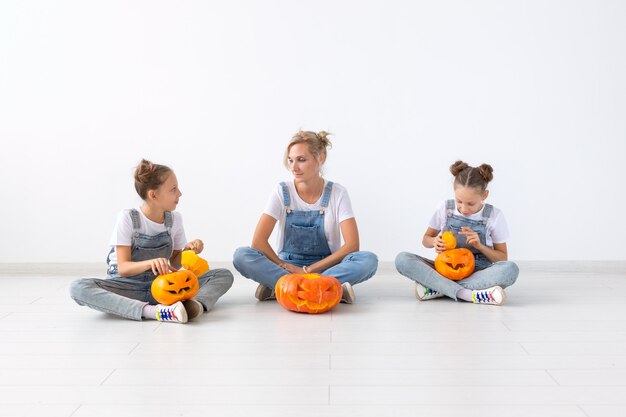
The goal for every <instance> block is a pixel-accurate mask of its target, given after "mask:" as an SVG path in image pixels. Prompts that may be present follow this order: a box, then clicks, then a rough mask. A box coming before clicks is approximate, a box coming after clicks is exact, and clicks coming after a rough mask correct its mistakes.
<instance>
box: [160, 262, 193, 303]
mask: <svg viewBox="0 0 626 417" xmlns="http://www.w3.org/2000/svg"><path fill="white" fill-rule="evenodd" d="M198 289H199V284H198V278H196V276H195V274H194V273H193V272H191V271H187V270H185V269H181V270H180V271H176V272H172V273H171V274H165V275H159V276H158V277H156V278H155V279H154V281H152V287H151V290H152V296H153V297H154V299H155V300H157V301H158V302H159V303H161V304H165V305H172V304H174V303H175V302H177V301H185V300H189V299H190V298H193V297H194V296H195V295H196V294H197V293H198Z"/></svg>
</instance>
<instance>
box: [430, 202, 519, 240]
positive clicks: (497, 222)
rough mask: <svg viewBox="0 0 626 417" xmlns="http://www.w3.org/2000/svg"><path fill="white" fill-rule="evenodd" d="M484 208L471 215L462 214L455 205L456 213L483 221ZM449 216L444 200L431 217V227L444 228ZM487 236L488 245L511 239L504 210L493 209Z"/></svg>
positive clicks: (488, 223) (488, 221)
mask: <svg viewBox="0 0 626 417" xmlns="http://www.w3.org/2000/svg"><path fill="white" fill-rule="evenodd" d="M484 209H485V206H484V205H483V208H481V209H480V211H478V213H474V214H472V215H471V216H464V215H462V214H461V213H460V212H459V210H458V209H457V207H456V204H455V205H454V215H456V216H460V217H464V218H466V219H470V220H477V221H481V220H482V219H483V210H484ZM447 218H448V212H447V210H446V201H444V202H443V203H442V204H441V205H439V207H438V208H437V211H436V212H435V214H433V217H431V219H430V222H429V223H428V226H429V227H432V228H433V229H436V230H444V229H445V227H446V220H447ZM486 234H487V236H486V244H487V246H490V247H493V244H494V243H505V242H506V241H507V240H508V239H509V237H510V236H509V228H508V226H507V224H506V219H505V218H504V214H502V211H500V210H498V209H497V208H495V207H494V208H493V209H492V210H491V214H490V215H489V218H488V219H487V233H486Z"/></svg>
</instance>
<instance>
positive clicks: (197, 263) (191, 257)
mask: <svg viewBox="0 0 626 417" xmlns="http://www.w3.org/2000/svg"><path fill="white" fill-rule="evenodd" d="M180 264H181V265H182V266H183V268H185V269H186V270H188V271H191V272H193V273H194V274H195V275H196V277H200V276H202V275H204V274H206V272H207V271H208V270H209V263H208V262H207V261H206V260H204V259H202V258H201V257H199V256H198V255H196V253H195V252H194V251H192V250H185V251H183V253H182V255H181V258H180Z"/></svg>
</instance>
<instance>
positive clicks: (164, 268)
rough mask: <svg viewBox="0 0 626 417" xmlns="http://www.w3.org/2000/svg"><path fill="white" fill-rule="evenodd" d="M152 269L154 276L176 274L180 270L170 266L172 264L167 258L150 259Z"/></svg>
mask: <svg viewBox="0 0 626 417" xmlns="http://www.w3.org/2000/svg"><path fill="white" fill-rule="evenodd" d="M149 262H150V269H151V270H152V273H153V274H154V275H165V274H169V273H170V272H176V271H178V269H176V268H174V267H173V266H172V265H170V262H169V261H168V260H167V259H165V258H154V259H150V261H149Z"/></svg>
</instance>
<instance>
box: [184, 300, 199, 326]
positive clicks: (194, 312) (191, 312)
mask: <svg viewBox="0 0 626 417" xmlns="http://www.w3.org/2000/svg"><path fill="white" fill-rule="evenodd" d="M183 306H184V307H185V311H186V312H187V321H191V320H193V319H195V318H196V317H199V316H201V315H202V313H204V306H203V305H202V304H201V303H200V301H197V300H194V299H193V298H192V299H190V300H186V301H183Z"/></svg>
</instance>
